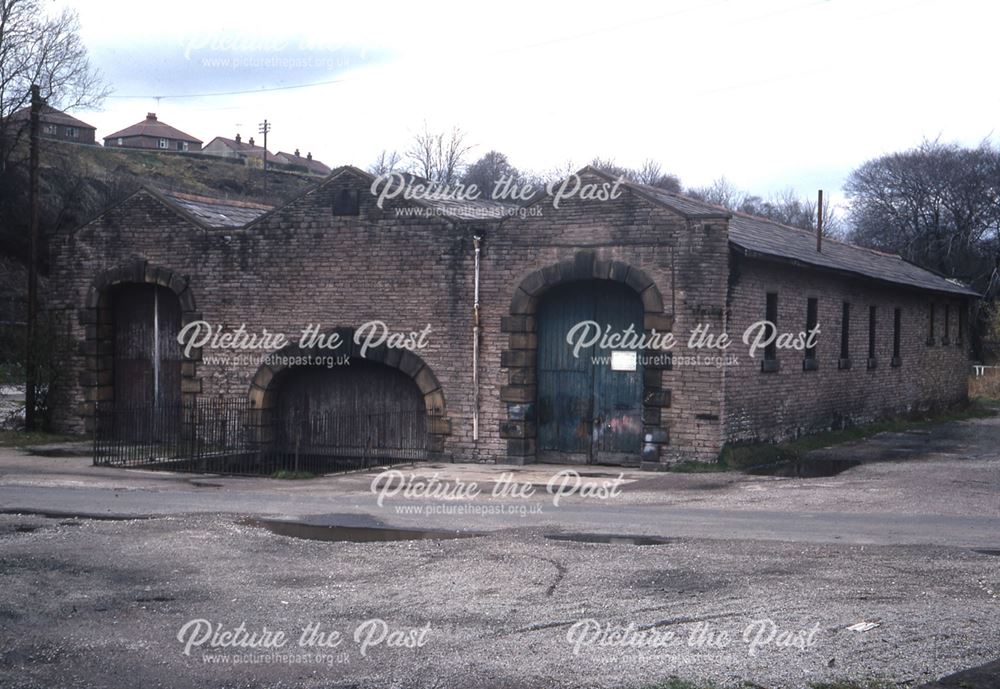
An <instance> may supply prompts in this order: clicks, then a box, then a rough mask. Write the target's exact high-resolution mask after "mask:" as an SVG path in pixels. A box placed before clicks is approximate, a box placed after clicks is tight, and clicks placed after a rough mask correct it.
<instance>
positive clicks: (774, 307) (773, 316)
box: [761, 292, 778, 372]
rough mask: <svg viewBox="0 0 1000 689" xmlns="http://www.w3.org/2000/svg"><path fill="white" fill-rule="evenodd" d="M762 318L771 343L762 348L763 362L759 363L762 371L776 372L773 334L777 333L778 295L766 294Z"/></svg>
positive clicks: (775, 347) (776, 353) (776, 356)
mask: <svg viewBox="0 0 1000 689" xmlns="http://www.w3.org/2000/svg"><path fill="white" fill-rule="evenodd" d="M764 318H765V320H766V321H767V337H768V339H770V340H771V342H770V343H769V344H768V345H767V346H766V347H764V361H763V362H761V370H762V371H765V372H766V371H777V370H778V347H777V345H776V344H775V342H774V340H775V337H774V336H775V334H776V333H777V331H778V293H777V292H768V293H767V306H766V308H765V311H764Z"/></svg>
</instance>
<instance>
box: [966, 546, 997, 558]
mask: <svg viewBox="0 0 1000 689" xmlns="http://www.w3.org/2000/svg"><path fill="white" fill-rule="evenodd" d="M972 552H974V553H979V554H980V555H995V556H997V557H1000V548H973V550H972Z"/></svg>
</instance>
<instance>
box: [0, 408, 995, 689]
mask: <svg viewBox="0 0 1000 689" xmlns="http://www.w3.org/2000/svg"><path fill="white" fill-rule="evenodd" d="M998 436H1000V420H997V419H985V420H975V421H968V422H959V423H953V424H946V425H944V426H942V427H939V428H935V429H932V430H930V431H929V432H927V433H924V432H920V433H909V434H892V435H890V434H887V435H885V436H880V437H877V438H875V439H872V440H869V441H865V442H862V443H856V444H853V445H852V446H845V447H841V448H838V450H837V452H839V453H846V454H848V455H850V456H852V457H859V458H864V459H866V460H872V459H875V460H882V459H886V458H888V457H895V458H896V459H901V458H903V457H905V458H906V459H907V460H908V461H893V462H881V461H879V462H875V463H871V464H863V465H862V466H859V467H856V468H853V469H850V470H849V471H847V472H845V473H843V474H840V475H838V476H832V477H826V478H821V479H782V478H774V477H751V476H744V475H740V474H728V473H725V474H706V475H651V474H645V473H640V472H626V473H625V475H624V476H623V483H622V485H623V487H622V491H621V494H620V495H618V496H615V497H613V498H611V499H593V498H587V497H584V496H581V495H574V496H569V497H567V498H566V499H565V501H564V502H563V503H562V504H561V505H560V506H558V507H557V506H554V505H553V504H552V501H551V496H549V495H546V494H544V492H543V493H542V495H541V496H535V497H534V498H532V499H530V500H528V499H524V500H520V501H521V502H526V503H528V504H529V505H534V504H540V505H542V506H543V507H544V510H543V511H541V512H538V513H531V512H530V511H529V512H528V513H527V514H516V513H515V514H512V515H506V516H500V515H497V514H489V513H486V512H480V513H476V514H467V515H463V516H456V515H455V514H454V513H452V514H447V513H443V512H442V513H441V514H436V515H435V514H431V513H430V512H431V511H432V510H429V509H427V508H428V507H430V506H434V505H446V504H450V505H455V504H460V505H470V504H475V505H480V506H482V505H490V504H492V501H491V498H490V496H484V495H480V496H478V497H476V498H469V499H467V500H465V499H459V500H452V501H451V502H448V501H443V500H433V499H417V498H414V499H411V500H408V501H404V500H403V498H402V496H399V495H397V496H394V497H389V498H386V500H385V501H384V502H385V503H386V504H383V505H382V506H381V507H380V506H379V505H378V504H377V496H376V495H375V494H373V493H372V491H371V481H372V475H366V474H355V475H351V476H342V477H330V478H324V479H319V480H316V481H273V480H267V479H227V478H216V477H190V476H177V475H170V474H159V473H155V472H122V471H117V470H110V469H100V468H94V467H90V466H87V464H86V462H85V461H82V460H79V459H74V458H38V457H28V456H26V455H24V454H21V453H16V452H13V451H8V452H3V453H0V512H4V513H3V514H0V584H2V585H3V589H4V595H3V597H2V598H0V640H2V645H0V648H2V651H0V686H11V687H52V686H66V687H69V686H72V687H234V688H235V687H279V686H280V687H401V688H402V687H643V686H650V685H653V684H655V683H656V682H660V681H662V680H664V679H666V678H668V677H671V676H678V677H682V678H684V679H687V680H692V681H695V682H713V683H714V684H715V685H716V686H736V685H738V684H739V683H740V682H742V681H744V680H751V681H753V682H755V683H756V684H758V685H760V686H762V687H767V688H769V689H777V688H793V687H794V688H798V687H808V686H810V684H811V683H815V682H820V681H834V680H851V681H855V682H864V681H867V680H883V681H886V682H887V683H888V685H889V686H900V687H915V686H918V685H919V684H921V683H923V682H928V681H931V680H934V679H936V678H938V677H941V676H942V675H945V674H948V673H951V672H955V671H958V670H961V669H964V668H968V667H971V666H975V665H980V664H982V663H986V662H988V661H991V660H993V659H995V658H997V657H998V656H1000V614H998V613H1000V501H998V500H997V497H998V495H1000V490H998V489H1000V457H998V455H997V447H1000V443H997V439H998ZM900 450H905V452H904V451H900ZM419 469H420V471H419V472H417V473H416V474H415V475H417V476H423V477H424V478H426V477H427V476H431V475H435V474H436V475H437V476H438V477H440V478H442V479H444V480H448V481H449V482H450V483H451V484H452V485H455V484H457V482H459V481H464V482H466V483H468V482H473V481H479V482H488V481H492V480H495V479H496V477H497V476H498V473H500V472H503V470H504V468H503V467H484V466H481V465H478V466H477V465H455V466H451V467H449V466H437V467H421V468H419ZM558 470H559V468H554V467H529V468H525V469H523V470H520V471H517V472H514V475H515V476H518V477H519V479H520V480H523V481H524V482H525V483H526V484H527V483H531V484H535V485H544V484H545V482H546V478H547V477H548V478H551V476H552V475H553V472H554V471H558ZM410 471H411V470H410V469H409V468H406V469H405V472H406V473H410ZM588 473H593V474H595V475H594V476H593V477H590V480H591V481H593V482H595V485H596V483H600V482H603V481H606V480H607V479H606V477H607V475H617V472H613V471H611V470H608V469H607V468H601V469H600V470H595V471H593V472H588ZM393 501H395V503H394V502H393ZM401 501H403V502H405V504H416V505H420V506H421V507H422V508H424V509H423V510H422V512H421V513H419V514H417V513H414V512H412V511H411V512H400V511H394V510H392V509H388V508H387V507H386V505H387V504H398V503H399V502H401ZM500 502H501V503H502V504H512V503H518V502H519V500H516V499H508V500H504V501H500ZM85 507H86V508H89V509H83V508H85ZM213 508H214V509H213ZM57 513H64V514H65V515H69V514H72V513H88V514H89V515H90V516H102V517H105V518H102V519H93V518H74V517H71V516H54V515H56V514H57ZM44 514H48V515H50V516H43V515H44ZM140 515H141V516H146V517H150V518H143V519H135V518H128V517H135V516H140ZM261 515H267V516H269V517H270V518H274V519H284V520H290V521H292V522H293V523H303V522H307V523H311V524H340V525H349V526H353V527H365V526H372V525H374V526H386V525H388V526H394V527H400V528H416V527H419V528H433V529H449V530H452V531H453V530H455V529H463V530H465V531H466V532H475V533H476V534H478V535H474V536H471V537H466V538H430V539H427V538H425V539H420V540H389V541H379V542H350V541H337V540H311V539H305V538H298V537H294V536H289V535H279V534H278V533H274V532H272V531H271V530H269V529H267V528H263V527H262V526H261V525H254V523H249V522H247V521H246V518H247V517H248V516H258V517H259V516H261ZM112 517H113V518H112ZM279 530H280V529H279ZM320 531H321V532H323V533H326V532H325V531H323V530H322V529H320ZM298 533H299V535H315V534H310V533H307V532H298ZM343 533H346V532H340V534H341V535H343ZM352 533H354V532H352ZM360 533H364V532H356V533H354V535H355V536H356V535H357V534H360ZM574 533H585V534H591V536H589V537H588V538H589V540H590V541H594V540H600V539H595V538H594V537H593V536H592V534H595V533H600V534H603V535H604V537H605V538H604V540H605V541H607V540H610V541H611V542H586V539H585V540H583V541H581V540H555V539H553V538H551V536H554V535H560V534H563V535H566V534H574ZM623 534H645V535H647V536H651V537H658V538H654V539H652V541H651V542H653V543H655V544H651V545H636V544H635V542H636V541H635V539H631V540H630V539H628V538H625V539H620V538H612V536H621V535H623ZM431 535H433V536H440V535H441V534H440V533H434V534H431ZM639 542H643V541H641V540H640V541H639ZM241 624H243V625H244V626H243V629H244V630H245V632H246V634H245V635H243V636H240V635H239V634H235V635H232V634H230V638H228V639H227V638H226V635H225V632H227V631H228V632H232V630H235V629H237V628H238V627H239V626H240V625H241ZM859 624H860V625H861V626H860V627H858V626H856V625H859ZM851 627H855V628H854V629H852V628H851ZM265 628H266V630H267V631H268V632H270V633H271V637H270V640H271V641H272V642H274V636H273V634H274V633H275V632H276V631H278V630H280V631H282V632H284V633H285V637H286V639H285V643H284V644H282V645H275V643H276V642H275V643H272V644H270V645H268V644H267V643H266V642H265V640H266V637H265ZM303 629H307V632H306V633H305V637H304V638H303ZM331 632H332V633H339V634H340V637H339V638H338V637H336V636H335V635H334V636H330V635H329V633H331ZM310 633H312V635H311V636H310ZM213 634H214V641H215V642H217V643H216V645H214V646H213ZM250 634H256V637H257V638H256V639H253V640H251V639H249V638H247V636H248V635H250ZM225 641H229V642H233V643H236V644H237V645H235V646H234V645H233V643H229V644H228V645H227V644H225V643H224V642H225ZM251 641H253V644H252V645H248V644H250V642H251ZM326 641H329V643H330V644H331V645H330V646H323V645H322V642H326ZM240 642H242V643H243V645H239V644H240ZM185 651H187V652H185ZM997 683H998V685H1000V680H997Z"/></svg>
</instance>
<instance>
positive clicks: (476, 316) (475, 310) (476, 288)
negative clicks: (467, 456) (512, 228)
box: [472, 235, 483, 442]
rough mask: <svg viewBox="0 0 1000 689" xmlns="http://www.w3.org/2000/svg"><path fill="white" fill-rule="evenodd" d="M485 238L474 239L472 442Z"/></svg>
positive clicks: (476, 425)
mask: <svg viewBox="0 0 1000 689" xmlns="http://www.w3.org/2000/svg"><path fill="white" fill-rule="evenodd" d="M482 241H483V238H482V237H480V236H479V235H476V236H474V237H473V238H472V244H473V246H474V247H475V268H474V270H473V273H474V281H473V296H472V441H473V442H479V337H480V324H479V254H480V251H481V246H482Z"/></svg>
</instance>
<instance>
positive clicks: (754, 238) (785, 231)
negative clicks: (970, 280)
mask: <svg viewBox="0 0 1000 689" xmlns="http://www.w3.org/2000/svg"><path fill="white" fill-rule="evenodd" d="M729 242H730V244H732V245H734V246H735V247H737V248H738V249H741V250H743V251H744V252H745V253H748V254H752V255H761V256H769V257H773V258H778V259H782V260H787V261H792V262H795V263H801V264H805V265H809V266H815V267H819V268H826V269H830V270H838V271H842V272H846V273H853V274H855V275H859V276H862V277H867V278H872V279H875V280H883V281H886V282H893V283H896V284H900V285H906V286H907V287H918V288H920V289H928V290H935V291H938V292H950V293H954V294H966V295H971V296H979V294H978V292H976V291H975V290H972V289H970V288H969V287H966V286H965V285H963V284H961V283H960V282H958V281H956V280H950V279H948V278H945V277H942V276H940V275H937V274H936V273H932V272H931V271H929V270H925V269H923V268H921V267H920V266H917V265H914V264H912V263H909V262H908V261H905V260H903V259H902V258H901V257H900V256H897V255H896V254H887V253H883V252H881V251H875V250H874V249H866V248H864V247H860V246H855V245H853V244H847V243H845V242H838V241H836V240H834V239H830V238H828V237H824V238H823V250H822V251H816V234H815V233H814V232H811V231H809V230H801V229H799V228H796V227H789V226H787V225H782V224H780V223H776V222H773V221H770V220H765V219H763V218H757V217H754V216H750V215H743V214H742V213H736V214H734V215H733V217H732V219H730V221H729Z"/></svg>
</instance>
